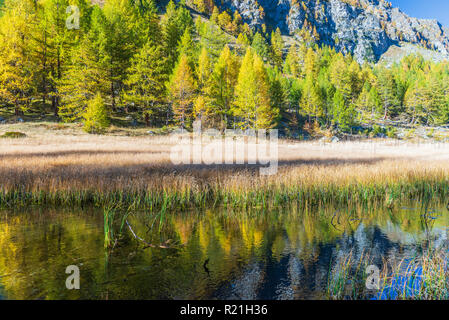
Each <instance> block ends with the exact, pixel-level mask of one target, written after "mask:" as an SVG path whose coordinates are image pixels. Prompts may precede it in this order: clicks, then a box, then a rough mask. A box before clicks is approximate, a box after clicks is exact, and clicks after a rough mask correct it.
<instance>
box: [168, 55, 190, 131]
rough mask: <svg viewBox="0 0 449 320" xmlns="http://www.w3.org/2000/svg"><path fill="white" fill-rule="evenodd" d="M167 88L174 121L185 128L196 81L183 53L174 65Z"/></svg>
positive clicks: (188, 118)
mask: <svg viewBox="0 0 449 320" xmlns="http://www.w3.org/2000/svg"><path fill="white" fill-rule="evenodd" d="M168 89H169V95H170V99H171V101H172V103H173V113H174V114H175V117H176V122H177V123H179V124H180V125H181V127H182V128H186V127H187V125H188V123H189V120H190V118H191V104H192V102H193V99H194V96H195V91H196V83H195V79H194V77H193V72H192V69H191V68H190V66H189V61H188V59H187V57H186V56H185V55H184V56H181V58H180V60H179V63H178V65H177V66H176V67H175V69H174V72H173V76H172V78H171V80H170V83H169V88H168Z"/></svg>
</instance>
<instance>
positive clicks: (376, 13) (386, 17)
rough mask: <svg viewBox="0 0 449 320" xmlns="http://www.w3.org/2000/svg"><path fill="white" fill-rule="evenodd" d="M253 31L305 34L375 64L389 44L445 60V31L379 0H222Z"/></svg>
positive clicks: (448, 42) (448, 37)
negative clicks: (410, 47) (414, 47)
mask: <svg viewBox="0 0 449 320" xmlns="http://www.w3.org/2000/svg"><path fill="white" fill-rule="evenodd" d="M221 9H230V10H231V11H235V10H237V11H239V13H240V14H241V15H242V17H243V19H244V21H245V22H247V23H248V24H249V25H250V26H252V27H255V28H261V27H262V25H263V24H265V25H266V26H268V27H269V28H272V29H275V28H277V27H279V28H280V29H281V31H282V32H283V33H284V34H287V35H291V36H295V37H300V36H299V31H300V30H301V29H304V28H305V29H308V30H309V31H310V32H311V34H314V35H315V38H316V40H318V41H319V42H320V43H321V44H326V45H330V46H333V47H335V48H336V49H337V50H339V51H342V52H344V53H347V52H350V53H352V54H354V56H355V57H356V58H357V60H358V61H359V62H363V61H364V60H368V61H378V60H379V59H380V58H381V56H382V55H383V54H384V53H385V52H387V50H388V49H389V48H390V46H392V45H397V46H400V43H406V44H413V45H418V46H420V47H424V48H426V49H431V50H435V51H436V52H438V54H439V56H440V57H442V58H446V57H448V56H449V32H448V30H447V29H445V28H443V27H442V25H441V24H440V23H439V22H438V21H436V20H425V19H417V18H412V17H409V16H408V15H406V14H405V13H403V12H401V11H400V10H399V9H398V8H394V7H392V6H391V4H390V3H389V2H387V1H383V0H380V1H379V0H304V1H299V0H221Z"/></svg>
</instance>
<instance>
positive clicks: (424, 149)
mask: <svg viewBox="0 0 449 320" xmlns="http://www.w3.org/2000/svg"><path fill="white" fill-rule="evenodd" d="M7 131H21V132H25V133H26V134H27V137H26V138H21V139H0V148H1V151H0V185H1V190H2V191H3V193H11V192H17V191H20V192H31V193H52V194H55V193H58V192H69V193H74V192H85V191H86V192H87V191H89V192H94V193H111V192H120V193H133V192H143V193H145V192H146V193H151V194H154V193H164V192H165V193H172V192H176V193H178V194H183V197H184V196H185V195H187V197H190V195H192V194H200V195H201V194H202V195H205V194H209V196H210V195H211V194H212V197H213V194H218V193H219V194H221V195H223V194H224V193H226V192H228V193H232V194H234V195H235V194H248V192H254V191H256V190H263V191H264V192H269V193H270V192H274V193H276V194H286V193H288V194H290V196H291V193H292V192H293V193H294V192H296V191H301V192H306V191H307V190H309V191H310V190H311V189H313V190H315V191H316V190H321V191H320V192H323V191H324V192H327V191H329V190H334V189H335V188H340V189H341V188H344V189H346V192H351V190H353V189H351V188H356V187H360V186H364V187H373V188H375V187H376V186H382V189H381V190H385V188H387V189H388V186H390V185H395V186H397V187H399V188H403V187H405V186H407V185H410V184H412V185H413V186H414V188H415V187H416V183H421V184H422V183H425V184H427V185H426V186H424V187H425V188H427V187H428V188H429V189H430V190H433V189H432V188H433V187H435V188H437V187H438V188H439V189H441V188H443V189H444V190H445V189H446V187H445V183H446V182H447V181H448V177H449V164H448V159H449V145H448V144H441V143H439V144H437V143H425V144H423V143H421V144H417V143H407V142H401V141H392V140H379V141H374V140H373V141H364V142H339V143H331V144H325V143H322V142H293V141H282V140H281V141H279V170H278V172H277V174H275V175H271V176H261V175H260V174H259V170H258V167H257V166H252V165H235V164H234V165H179V166H176V165H173V164H172V162H171V161H170V151H171V147H172V146H173V141H172V139H171V138H170V136H150V135H148V134H145V131H143V130H141V131H138V130H135V131H132V130H116V131H112V132H111V133H110V134H108V135H102V136H97V135H88V134H85V133H83V132H82V131H81V130H80V129H79V128H77V127H74V126H60V125H54V124H53V125H52V124H45V123H41V124H36V123H34V124H14V125H4V126H2V127H1V128H0V135H1V134H3V133H4V132H7ZM437 184H438V185H439V186H437ZM441 184H443V185H441ZM335 190H336V189H335ZM354 190H355V189H354ZM444 190H443V191H444ZM340 191H341V190H340ZM440 191H441V190H440ZM444 192H445V191H444Z"/></svg>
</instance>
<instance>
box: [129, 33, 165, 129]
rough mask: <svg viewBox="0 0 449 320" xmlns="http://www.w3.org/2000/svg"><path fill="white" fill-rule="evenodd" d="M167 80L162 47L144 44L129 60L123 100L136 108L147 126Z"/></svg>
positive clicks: (163, 93)
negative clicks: (129, 65) (129, 64)
mask: <svg viewBox="0 0 449 320" xmlns="http://www.w3.org/2000/svg"><path fill="white" fill-rule="evenodd" d="M167 80H168V74H167V59H166V58H165V56H164V52H163V49H162V47H161V46H158V45H154V44H153V43H152V42H148V43H146V44H145V45H144V46H143V48H142V49H141V50H140V51H139V52H138V53H137V54H136V55H135V56H134V57H133V58H132V60H131V67H130V68H129V69H128V78H127V80H126V81H125V85H126V88H127V90H126V91H125V95H124V98H125V101H126V102H127V103H133V104H134V105H135V106H136V107H137V108H138V110H139V111H140V112H141V113H142V115H143V118H144V119H145V123H146V125H147V126H149V125H150V121H151V117H152V116H153V115H154V113H155V112H156V111H157V107H158V105H160V104H161V103H162V102H163V100H164V97H165V91H166V87H165V83H166V82H167Z"/></svg>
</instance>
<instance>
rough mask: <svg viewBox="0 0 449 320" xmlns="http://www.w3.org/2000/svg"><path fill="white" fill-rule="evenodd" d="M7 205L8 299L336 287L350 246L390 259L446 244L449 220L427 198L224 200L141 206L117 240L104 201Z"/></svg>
mask: <svg viewBox="0 0 449 320" xmlns="http://www.w3.org/2000/svg"><path fill="white" fill-rule="evenodd" d="M0 217H1V218H0V297H1V298H2V299H270V300H271V299H327V298H328V295H327V286H328V283H329V274H330V270H332V268H333V266H334V265H335V264H337V263H338V261H339V260H340V261H341V259H343V257H345V256H347V255H348V254H353V255H355V256H356V257H363V254H364V253H366V252H369V253H370V257H371V259H372V261H371V262H370V263H372V264H374V265H377V264H378V265H379V268H381V264H382V261H384V260H385V258H389V257H393V258H395V259H403V258H409V257H413V256H415V255H417V254H419V252H421V251H422V250H423V248H427V247H440V246H444V245H445V244H446V241H447V234H448V225H449V213H448V212H447V209H446V208H445V206H433V207H427V208H424V209H423V208H422V206H421V205H419V204H405V205H402V206H397V207H396V208H394V209H392V210H390V209H385V208H383V207H382V206H379V207H371V208H351V209H348V208H339V209H338V208H326V209H322V208H314V209H309V210H304V209H299V208H297V207H289V208H278V209H276V210H272V211H269V212H264V210H262V209H261V208H252V209H250V210H248V211H247V212H245V213H241V212H238V211H235V212H234V211H232V210H228V209H225V208H221V209H217V208H214V209H210V210H198V211H194V210H193V211H191V212H189V213H176V212H173V213H170V214H168V213H167V214H166V215H165V218H164V220H163V222H162V223H160V217H159V216H158V215H152V214H146V213H144V212H140V213H132V214H131V215H130V216H129V217H128V223H129V227H128V225H127V224H125V225H123V226H121V234H122V235H121V236H120V239H119V241H118V242H117V243H116V245H115V247H114V248H113V249H110V248H109V249H108V248H105V245H104V241H105V237H104V223H103V222H104V218H103V211H102V210H100V209H93V208H92V209H84V210H81V209H73V210H69V209H64V210H57V209H27V210H24V212H20V211H3V212H2V213H1V215H0ZM131 230H132V232H131ZM117 232H118V231H117ZM133 233H134V234H135V236H137V237H139V238H141V239H143V240H144V241H145V242H146V243H150V244H152V246H148V245H145V243H144V242H143V241H141V240H139V239H137V238H135V236H134V234H133ZM69 265H77V266H78V267H79V269H80V290H68V289H67V288H66V285H65V283H66V278H67V277H68V274H66V272H65V271H66V268H67V266H69ZM370 294H371V295H372V296H373V297H375V296H376V294H377V293H376V292H375V291H372V292H371V293H370Z"/></svg>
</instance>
